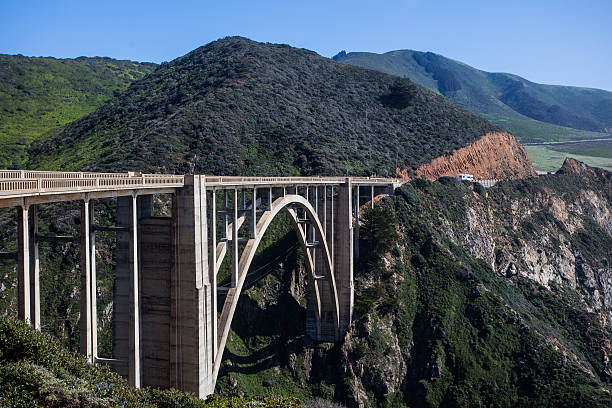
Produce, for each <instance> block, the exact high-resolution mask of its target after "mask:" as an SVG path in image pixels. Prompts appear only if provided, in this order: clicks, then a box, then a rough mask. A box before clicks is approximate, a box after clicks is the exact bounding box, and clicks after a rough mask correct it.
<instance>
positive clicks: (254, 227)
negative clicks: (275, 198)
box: [251, 187, 257, 238]
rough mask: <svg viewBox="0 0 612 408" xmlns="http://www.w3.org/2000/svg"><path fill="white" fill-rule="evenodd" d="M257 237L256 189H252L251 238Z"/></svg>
mask: <svg viewBox="0 0 612 408" xmlns="http://www.w3.org/2000/svg"><path fill="white" fill-rule="evenodd" d="M256 235H257V187H254V188H253V204H252V205H251V238H255V236H256Z"/></svg>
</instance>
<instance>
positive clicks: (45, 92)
mask: <svg viewBox="0 0 612 408" xmlns="http://www.w3.org/2000/svg"><path fill="white" fill-rule="evenodd" d="M155 67H156V65H155V64H149V63H138V62H132V61H118V60H114V59H111V58H85V57H80V58H76V59H56V58H31V57H24V56H22V55H0V167H1V168H6V167H7V166H12V167H20V166H23V165H24V164H25V163H26V161H27V157H26V149H27V148H28V146H29V145H30V143H31V142H32V141H35V140H38V139H40V138H41V137H43V136H44V135H45V133H46V132H48V131H49V130H51V129H55V128H58V127H61V126H63V125H65V124H66V123H69V122H72V121H73V120H75V119H78V118H80V117H82V116H83V115H86V114H88V113H90V112H91V111H93V110H94V109H96V108H98V107H99V106H101V105H102V104H103V103H104V102H106V101H107V100H109V99H111V98H112V97H113V96H115V95H116V94H118V93H120V92H122V91H124V90H125V89H126V88H127V87H128V86H129V84H131V83H132V82H134V81H136V80H138V79H141V78H142V77H144V76H145V75H146V74H148V73H150V72H151V71H153V70H154V69H155Z"/></svg>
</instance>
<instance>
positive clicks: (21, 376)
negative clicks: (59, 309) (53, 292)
mask: <svg viewBox="0 0 612 408" xmlns="http://www.w3.org/2000/svg"><path fill="white" fill-rule="evenodd" d="M0 406H3V407H20V408H25V407H45V408H53V407H58V408H59V407H99V408H106V407H126V408H127V407H134V408H136V407H139V408H155V407H184V408H191V407H193V408H196V407H197V408H205V407H210V408H216V407H218V408H242V407H244V408H246V407H263V408H265V407H270V408H272V407H287V408H291V407H296V408H297V407H301V404H300V402H299V401H298V400H297V399H294V398H282V397H276V396H262V397H254V398H223V397H218V396H214V395H213V396H211V397H210V398H208V399H207V400H206V401H203V400H199V399H197V398H195V397H194V396H193V395H189V394H185V393H181V392H178V391H176V390H167V391H161V390H155V389H138V390H137V389H133V388H131V387H129V386H128V385H127V384H126V382H125V380H123V379H122V378H121V377H119V376H118V375H117V374H114V373H112V372H111V371H110V370H109V369H108V368H107V367H105V366H104V365H95V366H90V365H88V364H87V363H86V361H85V359H84V358H82V357H79V356H77V355H76V354H73V353H70V352H67V351H65V350H62V349H61V348H60V347H59V346H58V345H57V343H55V341H54V340H53V339H51V338H50V337H49V336H48V335H44V334H42V333H40V332H35V331H33V330H32V329H31V328H30V327H29V326H28V325H26V324H25V323H23V322H19V321H17V320H13V319H10V318H6V317H2V318H0Z"/></svg>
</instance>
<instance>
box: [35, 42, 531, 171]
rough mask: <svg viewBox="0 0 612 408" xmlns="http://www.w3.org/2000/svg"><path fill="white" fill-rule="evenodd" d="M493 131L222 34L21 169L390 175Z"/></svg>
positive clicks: (400, 90)
mask: <svg viewBox="0 0 612 408" xmlns="http://www.w3.org/2000/svg"><path fill="white" fill-rule="evenodd" d="M499 131H501V129H500V128H498V127H496V126H494V125H492V124H491V123H489V122H488V121H486V120H484V119H482V118H481V117H479V116H477V115H474V114H473V113H471V112H468V111H466V110H464V109H462V108H460V107H458V106H457V105H455V104H452V103H450V102H449V101H448V100H446V99H445V98H443V97H442V96H440V95H437V94H435V93H433V92H431V91H429V90H427V89H425V88H423V87H421V86H418V85H415V84H414V83H413V82H411V81H410V80H408V79H402V78H398V77H395V76H391V75H387V74H383V73H380V72H376V71H372V70H366V69H363V68H359V67H354V66H350V65H346V64H339V63H337V62H334V61H331V60H329V59H327V58H323V57H321V56H319V55H317V54H316V53H314V52H311V51H307V50H303V49H296V48H292V47H290V46H287V45H277V44H263V43H257V42H254V41H250V40H247V39H245V38H239V37H232V38H226V39H222V40H219V41H215V42H213V43H210V44H208V45H206V46H204V47H200V48H198V49H196V50H194V51H192V52H190V53H189V54H187V55H185V56H183V57H180V58H178V59H176V60H174V61H172V62H169V63H167V64H163V65H161V66H160V67H159V68H158V69H157V70H155V71H154V72H153V73H152V74H150V75H148V76H147V77H145V78H144V79H142V80H140V81H137V82H135V83H133V84H132V85H131V86H130V87H129V88H128V89H127V90H126V91H125V92H124V93H122V94H120V95H118V96H117V97H115V98H113V99H112V100H110V101H109V102H108V103H106V104H105V105H104V106H102V107H101V108H99V109H98V110H96V111H95V112H93V113H91V114H89V115H87V116H85V117H84V118H82V119H79V120H77V121H75V122H72V123H70V124H69V125H67V126H66V127H65V128H63V129H61V131H59V132H57V135H56V136H55V137H54V138H52V139H51V140H48V141H46V142H45V143H42V144H40V145H39V146H37V147H35V148H34V149H33V150H32V151H31V152H32V161H31V162H30V167H47V168H56V169H83V168H88V169H92V170H93V169H96V170H126V169H138V170H143V171H145V170H146V171H159V172H178V173H188V172H196V173H208V174H211V173H213V174H233V175H247V174H248V175H296V174H322V175H324V174H336V175H344V174H353V175H370V174H372V173H377V174H379V175H394V174H395V171H396V168H397V167H399V168H401V169H402V170H404V169H407V170H410V169H416V168H417V167H418V166H419V165H421V164H424V163H427V162H429V161H431V160H432V159H434V158H435V157H438V156H441V155H444V154H450V153H451V152H453V151H454V150H455V149H458V148H461V147H464V146H467V145H468V144H470V143H472V142H474V141H476V140H479V139H480V138H482V137H483V136H485V135H486V134H489V133H491V132H499ZM510 143H514V144H516V145H518V143H516V141H515V140H514V138H513V137H512V138H511V142H510ZM519 155H522V158H523V159H524V163H525V164H524V166H525V167H529V168H531V163H530V162H529V160H528V159H527V158H526V155H525V154H524V151H522V153H521V152H520V151H519ZM498 167H501V166H498ZM513 170H514V169H509V168H505V169H501V170H500V171H509V172H511V173H512V172H513ZM528 171H529V169H528ZM512 174H514V175H516V173H512Z"/></svg>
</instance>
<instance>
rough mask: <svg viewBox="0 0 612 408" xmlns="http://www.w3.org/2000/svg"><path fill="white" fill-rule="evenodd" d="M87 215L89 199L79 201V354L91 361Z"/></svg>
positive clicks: (89, 229) (88, 217) (89, 253)
mask: <svg viewBox="0 0 612 408" xmlns="http://www.w3.org/2000/svg"><path fill="white" fill-rule="evenodd" d="M89 222H90V215H89V199H88V198H86V199H84V200H83V201H81V236H80V253H81V263H80V267H81V318H80V329H81V343H80V344H81V354H82V355H84V356H85V357H86V358H87V360H88V361H89V362H91V363H93V354H92V343H91V338H92V337H91V261H90V258H89V257H90V255H91V252H90V244H89V232H90V231H91V228H90V225H89Z"/></svg>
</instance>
